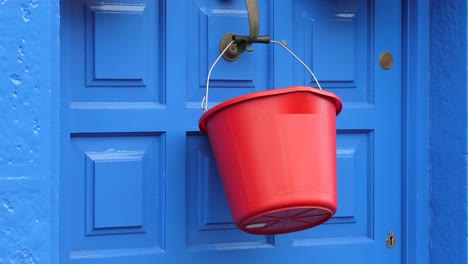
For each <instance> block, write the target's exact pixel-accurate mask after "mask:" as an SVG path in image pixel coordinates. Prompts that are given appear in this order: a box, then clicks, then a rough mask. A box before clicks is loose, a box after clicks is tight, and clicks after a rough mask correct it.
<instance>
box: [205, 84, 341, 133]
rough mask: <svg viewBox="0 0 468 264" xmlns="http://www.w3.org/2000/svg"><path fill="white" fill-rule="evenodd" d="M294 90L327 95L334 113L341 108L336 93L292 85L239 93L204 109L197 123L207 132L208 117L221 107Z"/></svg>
mask: <svg viewBox="0 0 468 264" xmlns="http://www.w3.org/2000/svg"><path fill="white" fill-rule="evenodd" d="M295 92H310V93H314V94H318V95H320V96H323V97H327V98H328V99H330V100H333V102H334V103H335V109H336V115H337V116H338V114H339V113H340V112H341V110H342V109H343V103H342V101H341V99H340V97H338V96H337V95H336V94H334V93H332V92H328V91H324V90H320V89H317V88H313V87H311V86H292V87H286V88H278V89H274V90H267V91H260V92H254V93H249V94H245V95H241V96H238V97H234V98H232V99H229V100H227V101H225V102H222V103H220V104H218V105H216V106H214V107H213V108H211V109H209V110H208V111H206V112H205V113H204V114H203V115H202V116H201V117H200V121H199V123H198V126H199V128H200V130H201V131H202V132H203V133H205V134H207V128H206V123H207V122H208V119H209V118H210V117H211V116H212V115H213V114H214V113H216V112H218V111H220V110H221V109H224V108H225V107H227V106H230V105H233V104H237V103H240V102H243V101H247V100H250V99H254V98H260V97H267V96H273V95H280V94H286V93H295Z"/></svg>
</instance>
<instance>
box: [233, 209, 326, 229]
mask: <svg viewBox="0 0 468 264" xmlns="http://www.w3.org/2000/svg"><path fill="white" fill-rule="evenodd" d="M332 215H333V213H332V212H331V211H330V210H327V209H325V208H317V207H288V208H282V209H279V210H273V211H268V212H265V213H262V214H258V215H255V216H253V217H251V218H249V219H247V220H246V221H244V222H243V223H241V229H242V230H244V231H245V232H247V233H251V234H257V235H269V234H284V233H289V232H295V231H300V230H304V229H308V228H311V227H314V226H317V225H320V224H322V223H324V222H326V221H327V220H328V219H330V218H331V217H332Z"/></svg>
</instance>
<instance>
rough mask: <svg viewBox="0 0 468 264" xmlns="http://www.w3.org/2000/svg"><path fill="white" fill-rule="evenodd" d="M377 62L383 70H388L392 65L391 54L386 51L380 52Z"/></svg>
mask: <svg viewBox="0 0 468 264" xmlns="http://www.w3.org/2000/svg"><path fill="white" fill-rule="evenodd" d="M379 63H380V67H382V68H383V69H384V70H389V69H390V68H392V66H393V55H392V54H391V53H390V52H388V51H384V52H382V54H380V58H379Z"/></svg>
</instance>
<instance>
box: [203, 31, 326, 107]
mask: <svg viewBox="0 0 468 264" xmlns="http://www.w3.org/2000/svg"><path fill="white" fill-rule="evenodd" d="M237 41H238V40H237V39H236V37H235V36H233V37H232V41H231V42H230V43H229V44H228V45H226V47H225V48H224V50H223V51H222V52H221V54H219V56H218V58H216V60H215V61H214V62H213V65H211V67H210V70H209V71H208V76H207V77H206V91H205V96H204V97H203V99H202V101H201V105H200V107H201V109H203V111H204V112H206V111H208V95H209V86H210V77H211V73H212V72H213V69H214V67H215V66H216V64H217V63H218V61H219V60H220V59H221V58H222V57H223V55H224V53H226V51H227V50H228V49H229V48H230V47H231V45H233V44H234V43H236V42H237ZM263 43H265V44H268V43H274V44H278V45H280V46H281V47H283V48H284V49H285V50H286V51H287V52H288V53H289V54H291V55H292V56H293V57H294V58H295V59H296V60H297V61H298V62H300V63H301V64H302V66H304V68H306V69H307V71H308V72H309V73H310V75H311V76H312V78H313V79H314V81H315V83H316V84H317V86H318V88H319V89H320V90H323V89H322V86H321V85H320V82H319V81H318V79H317V77H315V74H314V73H313V72H312V70H311V69H310V68H309V67H308V66H307V65H306V64H305V63H304V62H303V61H302V60H301V59H300V58H299V57H297V55H296V54H294V52H292V51H291V50H290V49H288V47H286V45H284V44H283V43H281V42H279V41H277V40H268V42H263Z"/></svg>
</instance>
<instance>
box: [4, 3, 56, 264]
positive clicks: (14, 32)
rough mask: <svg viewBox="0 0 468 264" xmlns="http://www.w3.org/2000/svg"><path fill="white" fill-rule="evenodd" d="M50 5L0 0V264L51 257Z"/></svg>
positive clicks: (52, 36) (53, 32)
mask: <svg viewBox="0 0 468 264" xmlns="http://www.w3.org/2000/svg"><path fill="white" fill-rule="evenodd" d="M51 2H52V3H51ZM52 10H58V5H57V4H54V1H42V0H0V18H1V19H0V117H1V118H0V264H4V263H5V264H6V263H13V264H32V263H52V261H53V260H52V259H53V254H54V253H53V249H52V248H53V243H54V241H55V240H54V234H55V233H56V231H54V230H53V229H52V228H51V226H52V223H53V221H54V218H53V217H54V215H56V213H55V212H54V211H53V208H54V207H53V203H54V202H53V198H52V190H53V186H54V182H56V181H54V180H53V176H54V171H53V170H52V168H53V167H52V162H51V161H52V157H53V154H52V149H53V148H52V142H53V141H52V137H51V124H52V123H53V122H52V121H53V120H52V115H51V114H52V109H51V105H52V102H51V100H52V98H53V96H52V91H53V90H56V87H55V88H54V85H55V84H54V82H55V79H56V78H57V76H54V72H56V69H54V68H53V67H54V64H53V59H54V58H53V54H54V49H55V50H56V49H57V47H58V33H57V32H58V22H56V21H58V11H55V12H54V13H51V12H52Z"/></svg>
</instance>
